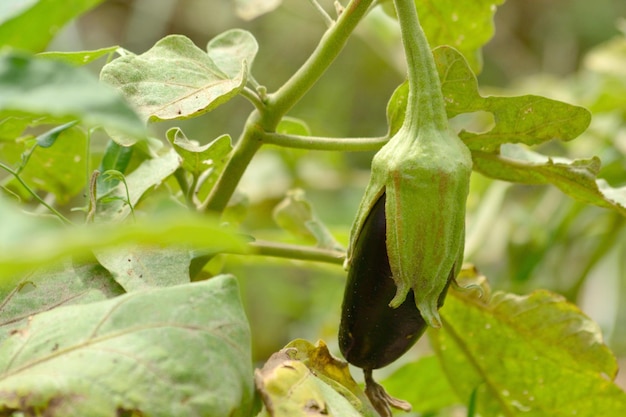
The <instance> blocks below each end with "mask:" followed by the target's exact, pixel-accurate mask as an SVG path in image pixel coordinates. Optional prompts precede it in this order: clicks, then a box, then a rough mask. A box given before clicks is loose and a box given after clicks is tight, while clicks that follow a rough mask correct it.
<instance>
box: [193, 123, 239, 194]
mask: <svg viewBox="0 0 626 417" xmlns="http://www.w3.org/2000/svg"><path fill="white" fill-rule="evenodd" d="M232 151H233V146H232V144H231V138H230V136H229V135H222V136H220V137H218V138H217V139H214V140H213V141H212V142H211V143H209V144H208V145H207V148H206V153H205V156H207V157H208V158H209V159H207V161H209V160H210V161H211V164H210V167H211V170H210V171H205V172H204V174H205V175H202V176H201V177H200V178H199V181H198V184H197V188H196V190H197V193H196V196H197V198H198V199H200V200H204V199H205V198H206V197H207V196H208V195H209V193H210V192H211V190H213V186H214V185H215V183H216V182H217V179H218V178H219V176H220V175H221V173H222V171H223V170H224V167H225V166H226V163H227V162H228V160H229V159H230V156H231V153H232Z"/></svg>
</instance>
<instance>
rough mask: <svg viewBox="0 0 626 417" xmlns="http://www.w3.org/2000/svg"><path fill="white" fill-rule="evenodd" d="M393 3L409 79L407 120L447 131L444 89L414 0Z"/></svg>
mask: <svg viewBox="0 0 626 417" xmlns="http://www.w3.org/2000/svg"><path fill="white" fill-rule="evenodd" d="M393 3H394V5H395V7H396V14H397V15H398V21H399V22H400V32H401V33H402V44H403V46H404V53H405V55H406V62H407V72H408V79H409V98H408V103H407V108H406V113H407V117H405V119H404V121H405V123H414V124H416V125H420V124H424V123H428V122H430V123H433V124H434V126H435V128H437V129H439V130H442V131H445V130H446V129H447V128H448V119H447V116H446V110H445V104H444V101H443V94H442V93H441V81H440V80H439V75H438V74H437V67H436V66H435V59H434V58H433V54H432V52H431V50H430V46H429V45H428V40H427V39H426V35H425V34H424V31H423V30H422V27H421V26H420V23H419V19H418V17H417V9H416V8H415V2H414V0H394V1H393ZM409 115H411V116H409ZM407 127H408V126H407Z"/></svg>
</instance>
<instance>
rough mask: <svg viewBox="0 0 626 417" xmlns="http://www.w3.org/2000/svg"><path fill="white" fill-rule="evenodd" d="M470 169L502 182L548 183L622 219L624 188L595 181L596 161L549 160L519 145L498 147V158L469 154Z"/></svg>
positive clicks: (484, 153)
mask: <svg viewBox="0 0 626 417" xmlns="http://www.w3.org/2000/svg"><path fill="white" fill-rule="evenodd" d="M472 159H473V162H474V170H476V171H478V172H480V173H482V174H484V175H487V176H489V177H491V178H496V179H500V180H504V181H511V182H517V183H522V184H532V185H538V184H552V185H554V186H556V187H558V188H559V189H560V190H561V191H563V192H564V193H565V194H567V195H569V196H570V197H572V198H574V199H575V200H578V201H581V202H583V203H586V204H593V205H595V206H599V207H605V208H609V209H612V210H615V211H617V212H618V213H621V214H622V215H625V216H626V187H622V188H612V187H610V186H609V185H608V184H607V183H606V182H605V181H604V180H601V179H597V178H596V175H597V174H598V172H599V170H600V160H599V159H598V158H597V157H593V158H591V159H577V160H574V161H571V160H567V159H564V158H549V157H547V156H544V155H541V154H538V153H536V152H532V151H530V150H528V149H524V148H523V147H521V146H519V145H505V146H502V149H501V152H500V155H498V154H493V153H486V152H478V151H473V152H472Z"/></svg>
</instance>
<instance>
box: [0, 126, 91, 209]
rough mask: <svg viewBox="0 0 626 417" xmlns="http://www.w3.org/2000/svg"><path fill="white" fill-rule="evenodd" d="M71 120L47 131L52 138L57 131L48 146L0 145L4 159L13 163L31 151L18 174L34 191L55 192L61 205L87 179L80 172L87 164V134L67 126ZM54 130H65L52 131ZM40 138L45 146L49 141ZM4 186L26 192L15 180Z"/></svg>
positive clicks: (28, 144)
mask: <svg viewBox="0 0 626 417" xmlns="http://www.w3.org/2000/svg"><path fill="white" fill-rule="evenodd" d="M72 123H73V122H70V123H68V124H66V125H63V126H59V127H57V128H55V129H53V130H52V131H49V132H47V133H48V134H51V135H52V137H54V135H55V134H58V137H57V139H56V140H55V141H54V145H53V146H50V147H41V146H39V145H37V144H36V142H34V141H32V140H25V141H22V140H20V141H17V142H13V143H11V142H7V143H5V144H4V145H2V146H0V149H1V153H2V155H3V157H4V158H5V160H6V161H7V162H9V163H13V164H15V165H18V164H21V163H22V162H23V160H22V158H23V155H27V154H29V153H30V157H29V159H28V162H27V163H26V166H25V167H24V168H23V169H22V170H21V172H20V176H21V177H22V179H23V180H24V181H25V182H26V183H27V184H28V185H29V187H31V188H33V189H34V190H42V191H45V192H49V193H52V194H54V196H55V197H56V198H57V200H58V201H59V203H61V204H64V203H66V202H67V201H69V199H70V198H71V197H73V196H75V195H77V194H78V193H80V192H81V191H82V190H83V188H84V186H85V183H86V181H87V179H86V178H85V175H83V174H84V173H85V167H86V165H85V163H86V157H85V149H86V141H87V139H86V135H85V133H84V132H83V131H82V130H81V129H77V128H69V127H70V126H69V125H71V124H72ZM57 129H64V130H62V131H56V132H55V130H57ZM41 140H42V143H43V144H44V145H50V144H51V142H50V141H47V140H46V139H45V137H44V138H43V139H41ZM33 146H34V147H35V148H34V149H33ZM31 151H32V153H31ZM7 186H9V187H10V188H12V189H15V190H18V192H20V194H24V193H25V191H24V193H22V192H21V191H19V190H23V187H22V186H21V185H20V184H19V183H18V181H17V180H15V179H12V180H11V181H10V182H9V183H8V184H7ZM24 195H27V194H24Z"/></svg>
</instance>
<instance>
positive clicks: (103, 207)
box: [96, 149, 181, 221]
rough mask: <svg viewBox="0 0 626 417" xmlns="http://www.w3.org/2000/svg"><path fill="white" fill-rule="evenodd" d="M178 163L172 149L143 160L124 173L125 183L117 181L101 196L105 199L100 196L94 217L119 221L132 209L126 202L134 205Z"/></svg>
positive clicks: (168, 174) (99, 219) (178, 164)
mask: <svg viewBox="0 0 626 417" xmlns="http://www.w3.org/2000/svg"><path fill="white" fill-rule="evenodd" d="M180 163H181V161H180V157H179V156H178V155H177V154H176V152H175V151H174V150H173V149H170V150H168V152H167V153H165V154H164V155H162V156H160V157H158V158H154V159H148V160H145V161H144V162H142V164H141V165H140V166H139V167H138V168H137V169H135V170H134V171H133V172H131V173H130V174H128V175H126V184H124V183H122V182H120V183H118V185H117V187H115V188H114V189H112V190H111V191H110V192H109V193H108V194H107V195H106V196H103V197H106V199H104V198H100V200H99V201H98V209H97V212H96V219H97V220H98V221H119V220H122V219H124V218H126V217H127V216H128V215H129V214H130V213H131V211H132V210H131V207H130V206H129V205H128V203H130V204H131V205H132V206H133V207H134V206H135V205H136V204H137V202H138V201H139V199H140V198H141V197H142V196H143V195H144V194H145V193H146V192H147V191H148V190H150V189H152V188H154V187H156V186H158V185H160V184H161V183H162V182H163V181H164V180H165V179H166V178H167V177H169V176H170V175H172V174H173V173H174V171H176V169H177V168H178V167H179V166H180ZM126 186H128V194H129V195H130V201H128V202H127V201H126V200H127V196H126V192H127V190H126Z"/></svg>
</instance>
